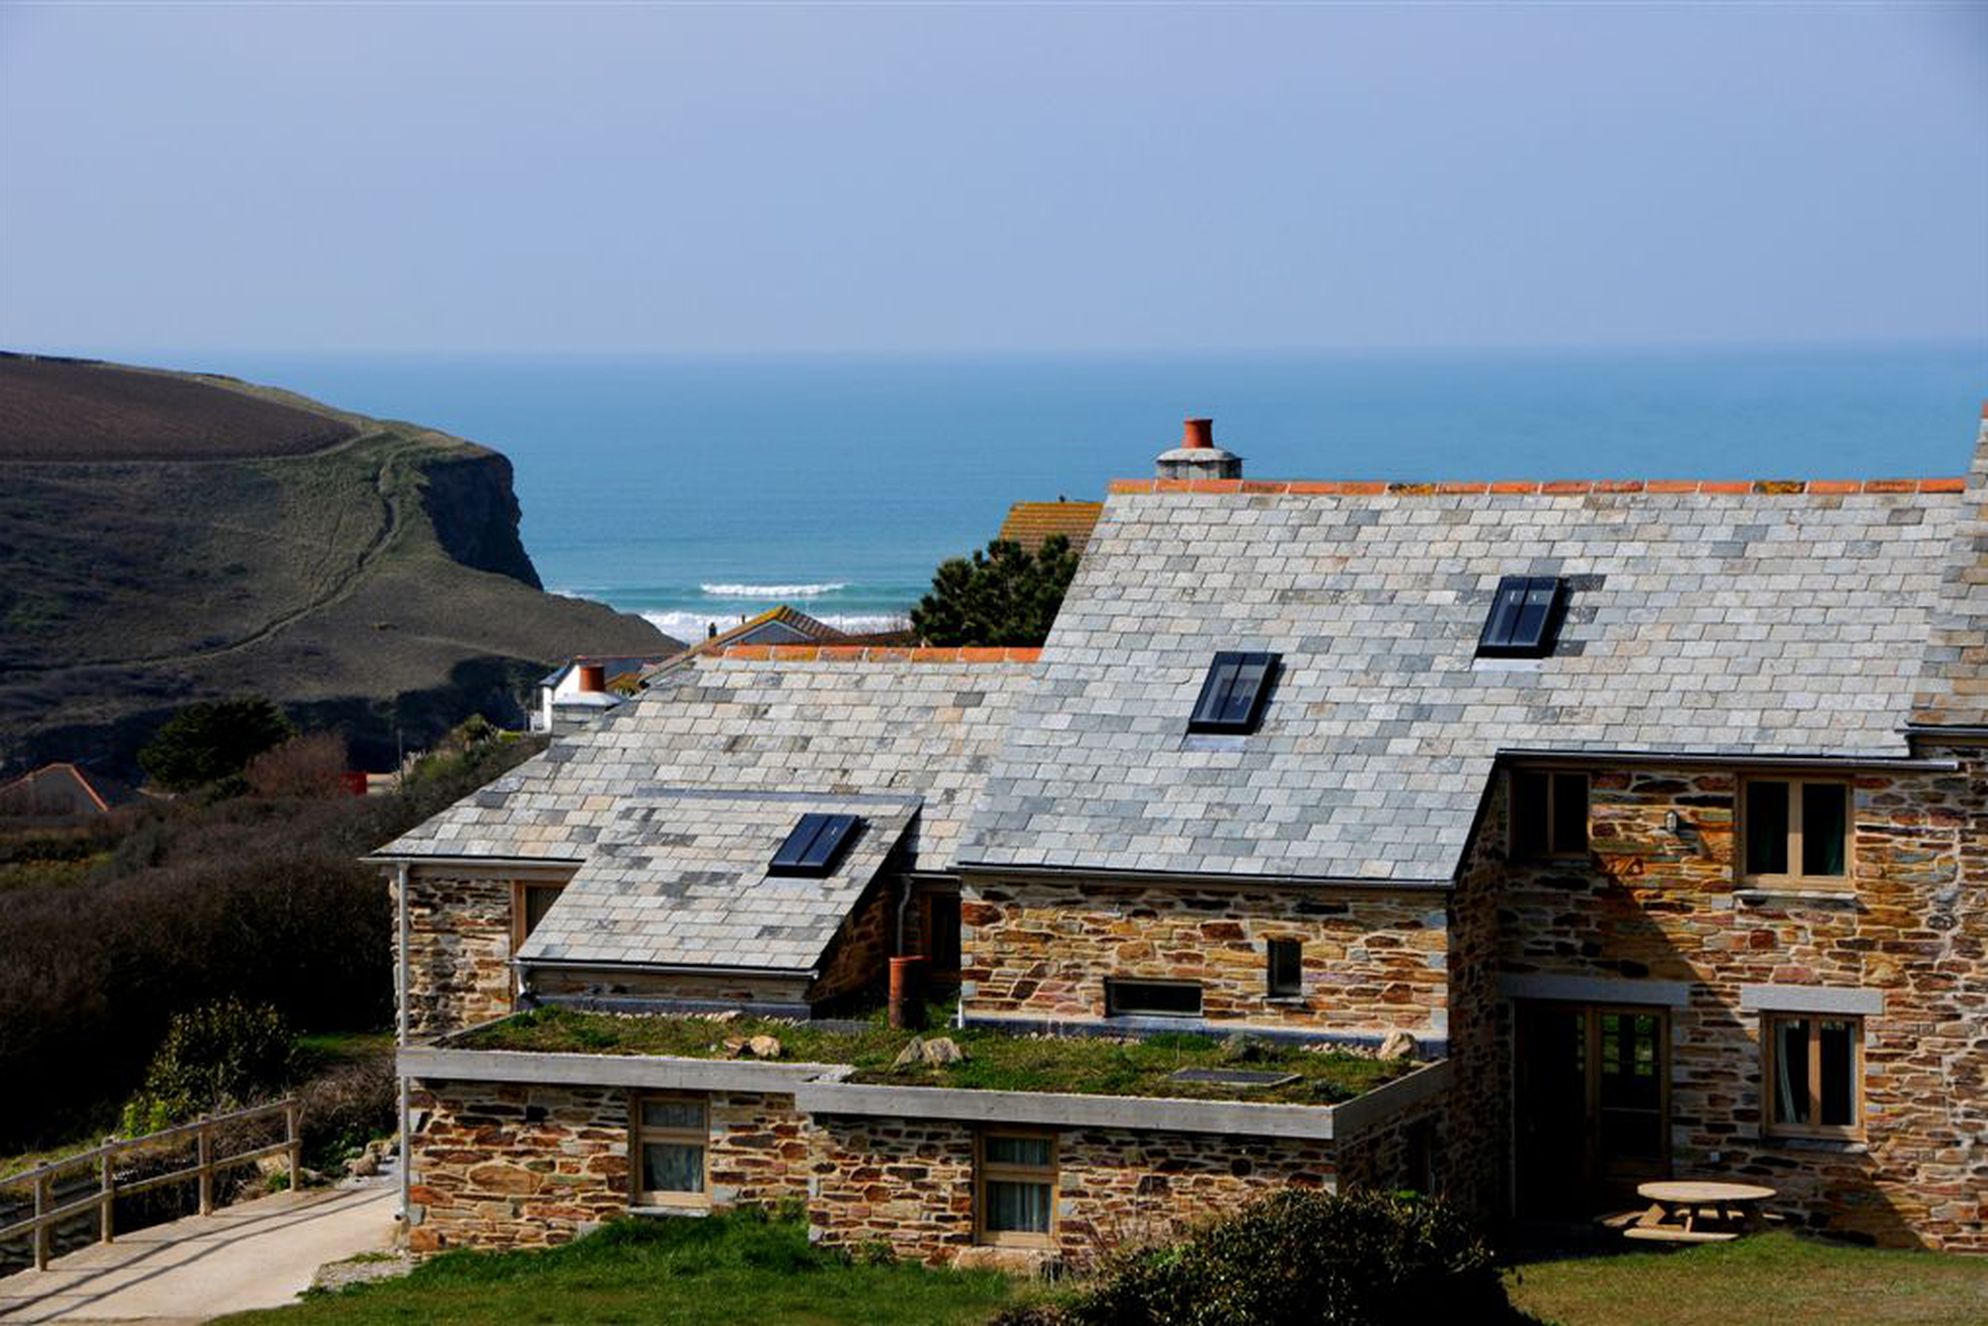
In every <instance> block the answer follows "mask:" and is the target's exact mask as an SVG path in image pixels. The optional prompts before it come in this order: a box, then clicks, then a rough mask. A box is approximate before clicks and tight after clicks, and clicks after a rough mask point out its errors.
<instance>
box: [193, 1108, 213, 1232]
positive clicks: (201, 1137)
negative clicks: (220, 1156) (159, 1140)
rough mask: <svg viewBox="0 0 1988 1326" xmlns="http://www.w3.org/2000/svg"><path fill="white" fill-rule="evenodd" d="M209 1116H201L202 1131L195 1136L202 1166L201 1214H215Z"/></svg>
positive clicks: (211, 1139)
mask: <svg viewBox="0 0 1988 1326" xmlns="http://www.w3.org/2000/svg"><path fill="white" fill-rule="evenodd" d="M208 1128H209V1125H208V1122H207V1116H206V1115H204V1114H203V1115H201V1116H200V1131H199V1132H197V1133H195V1134H194V1135H193V1145H194V1152H195V1155H196V1156H197V1157H198V1159H197V1162H196V1163H198V1164H199V1166H200V1214H202V1215H213V1214H214V1139H213V1136H212V1134H210V1133H209V1132H208Z"/></svg>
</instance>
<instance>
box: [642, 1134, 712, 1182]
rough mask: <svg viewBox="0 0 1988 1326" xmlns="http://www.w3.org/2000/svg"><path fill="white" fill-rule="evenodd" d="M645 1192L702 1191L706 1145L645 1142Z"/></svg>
mask: <svg viewBox="0 0 1988 1326" xmlns="http://www.w3.org/2000/svg"><path fill="white" fill-rule="evenodd" d="M642 1191H643V1192H703V1191H704V1148H703V1147H701V1146H690V1145H688V1144H687V1143H683V1142H644V1143H643V1144H642Z"/></svg>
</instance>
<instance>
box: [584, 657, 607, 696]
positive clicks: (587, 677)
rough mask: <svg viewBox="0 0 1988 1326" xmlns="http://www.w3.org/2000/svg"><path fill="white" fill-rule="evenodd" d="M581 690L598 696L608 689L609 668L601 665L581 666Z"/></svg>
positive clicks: (588, 664)
mask: <svg viewBox="0 0 1988 1326" xmlns="http://www.w3.org/2000/svg"><path fill="white" fill-rule="evenodd" d="M580 689H581V690H582V691H585V692H587V693H589V694H598V693H599V692H601V691H604V690H606V689H607V667H606V665H605V664H601V663H582V664H581V665H580Z"/></svg>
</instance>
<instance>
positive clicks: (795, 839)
mask: <svg viewBox="0 0 1988 1326" xmlns="http://www.w3.org/2000/svg"><path fill="white" fill-rule="evenodd" d="M861 824H862V821H861V820H860V819H859V818H857V817H856V816H854V815H803V816H801V822H800V823H799V824H796V825H795V826H794V831H793V832H792V833H790V834H788V835H787V841H786V842H784V843H782V844H780V850H779V851H778V852H775V853H774V854H773V863H772V864H771V865H770V866H769V867H768V868H767V870H768V873H769V874H774V875H827V874H830V873H832V872H833V871H834V869H835V863H836V862H837V861H838V860H840V859H841V857H842V853H843V852H844V851H846V850H847V849H848V847H849V843H850V840H851V839H853V838H854V837H855V836H856V830H857V828H858V827H859V826H860V825H861Z"/></svg>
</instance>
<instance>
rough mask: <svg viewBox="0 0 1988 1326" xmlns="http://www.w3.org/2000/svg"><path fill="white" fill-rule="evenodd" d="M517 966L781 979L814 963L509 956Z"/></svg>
mask: <svg viewBox="0 0 1988 1326" xmlns="http://www.w3.org/2000/svg"><path fill="white" fill-rule="evenodd" d="M512 962H513V964H515V965H516V966H519V967H540V968H544V969H547V970H550V971H617V972H641V973H643V974H645V975H655V976H774V977H779V978H781V979H783V980H809V981H811V980H813V979H814V978H815V977H817V976H819V975H820V974H821V970H820V969H819V968H817V967H723V966H715V965H702V964H698V963H688V962H607V961H601V962H586V961H582V960H580V959H578V958H513V959H512Z"/></svg>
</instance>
